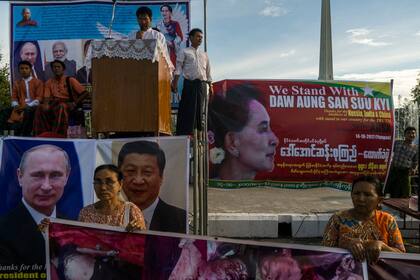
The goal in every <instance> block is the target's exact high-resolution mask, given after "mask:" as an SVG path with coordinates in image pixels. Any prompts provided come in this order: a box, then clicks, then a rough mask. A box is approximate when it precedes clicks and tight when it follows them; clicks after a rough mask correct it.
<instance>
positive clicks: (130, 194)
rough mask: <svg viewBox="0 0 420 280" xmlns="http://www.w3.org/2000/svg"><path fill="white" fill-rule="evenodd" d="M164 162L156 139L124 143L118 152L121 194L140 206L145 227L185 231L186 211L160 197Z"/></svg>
mask: <svg viewBox="0 0 420 280" xmlns="http://www.w3.org/2000/svg"><path fill="white" fill-rule="evenodd" d="M165 164H166V158H165V153H164V152H163V150H162V149H161V148H160V147H159V145H158V144H157V143H156V142H151V141H136V142H130V143H126V144H124V145H123V147H122V148H121V150H120V152H119V155H118V167H119V168H120V170H121V172H122V173H123V186H122V191H121V192H122V196H123V198H124V199H126V200H128V201H131V202H133V203H134V204H136V205H137V206H138V207H139V208H140V209H141V211H142V212H143V215H144V219H145V221H146V226H147V229H149V230H157V231H169V232H178V233H186V219H187V213H186V211H185V210H184V209H181V208H178V207H175V206H173V205H170V204H168V203H166V202H165V201H163V200H162V198H160V197H159V192H160V188H161V185H162V181H163V175H164V174H163V173H164V169H165Z"/></svg>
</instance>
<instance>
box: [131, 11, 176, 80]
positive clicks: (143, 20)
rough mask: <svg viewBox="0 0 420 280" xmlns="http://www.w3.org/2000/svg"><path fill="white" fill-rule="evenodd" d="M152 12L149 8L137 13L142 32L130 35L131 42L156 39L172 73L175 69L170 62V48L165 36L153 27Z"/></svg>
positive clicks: (134, 32)
mask: <svg viewBox="0 0 420 280" xmlns="http://www.w3.org/2000/svg"><path fill="white" fill-rule="evenodd" d="M152 16H153V14H152V10H150V9H149V8H148V7H140V8H138V9H137V11H136V17H137V22H138V23H139V27H140V30H135V31H133V32H131V33H130V34H128V39H129V40H135V39H142V40H147V39H155V40H157V44H158V47H159V48H160V49H161V52H162V55H163V57H165V59H166V62H167V63H168V67H169V70H170V72H171V73H172V71H173V70H174V69H175V68H174V66H173V65H172V62H171V60H170V57H169V54H168V46H167V45H166V39H165V36H164V35H163V34H162V33H160V32H159V31H157V30H155V29H153V28H152V27H151V24H152Z"/></svg>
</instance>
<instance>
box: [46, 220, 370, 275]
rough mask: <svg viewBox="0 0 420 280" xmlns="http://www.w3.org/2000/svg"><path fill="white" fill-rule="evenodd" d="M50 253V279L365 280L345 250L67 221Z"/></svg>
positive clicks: (58, 227)
mask: <svg viewBox="0 0 420 280" xmlns="http://www.w3.org/2000/svg"><path fill="white" fill-rule="evenodd" d="M48 247H49V249H48ZM47 250H48V251H47V256H48V258H47V260H48V262H47V273H48V276H49V277H50V278H49V279H63V280H64V279H82V278H81V275H85V276H88V277H87V278H83V279H143V280H146V279H147V280H149V279H150V280H152V279H153V280H161V279H162V280H163V279H173V280H178V279H179V280H181V279H263V280H265V279H367V278H366V269H365V268H366V267H365V263H363V264H362V263H359V262H356V261H354V259H353V257H352V256H351V255H350V254H349V252H348V251H345V250H342V249H335V248H326V247H317V246H304V245H293V244H281V243H264V242H247V241H243V240H240V241H239V240H232V239H215V238H206V237H202V236H191V235H184V234H164V233H155V232H148V231H145V232H139V233H125V232H122V230H121V229H118V228H115V227H110V226H104V225H93V224H83V223H75V222H68V221H64V220H56V221H54V222H53V223H51V224H50V226H49V246H47Z"/></svg>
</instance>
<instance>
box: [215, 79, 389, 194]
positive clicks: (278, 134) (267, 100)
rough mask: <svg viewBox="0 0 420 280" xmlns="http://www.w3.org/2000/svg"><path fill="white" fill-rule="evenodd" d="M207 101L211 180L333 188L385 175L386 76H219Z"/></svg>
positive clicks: (235, 185) (230, 183)
mask: <svg viewBox="0 0 420 280" xmlns="http://www.w3.org/2000/svg"><path fill="white" fill-rule="evenodd" d="M214 89H215V94H214V95H213V96H212V97H211V99H210V103H209V145H210V147H209V149H210V154H209V158H210V179H211V180H210V186H212V187H222V188H239V187H254V186H273V187H280V188H295V189H299V188H311V187H334V188H337V189H341V190H349V189H350V183H351V182H352V180H353V179H354V178H355V177H357V176H359V175H362V174H369V175H373V176H377V177H379V178H380V179H381V180H383V181H384V180H385V178H386V174H387V170H388V168H389V163H390V157H391V152H392V143H393V127H394V115H393V102H392V89H391V85H390V83H377V82H350V81H331V82H326V81H299V80H295V81H287V80H224V81H220V82H218V83H216V84H215V86H214Z"/></svg>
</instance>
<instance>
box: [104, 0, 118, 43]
mask: <svg viewBox="0 0 420 280" xmlns="http://www.w3.org/2000/svg"><path fill="white" fill-rule="evenodd" d="M112 3H113V5H112V16H111V22H110V23H109V28H108V36H107V37H106V38H105V39H112V24H113V23H114V18H115V7H116V6H117V0H112Z"/></svg>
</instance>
